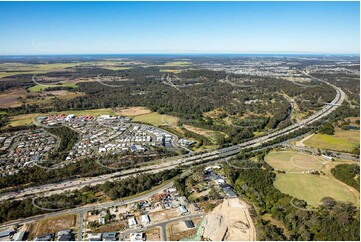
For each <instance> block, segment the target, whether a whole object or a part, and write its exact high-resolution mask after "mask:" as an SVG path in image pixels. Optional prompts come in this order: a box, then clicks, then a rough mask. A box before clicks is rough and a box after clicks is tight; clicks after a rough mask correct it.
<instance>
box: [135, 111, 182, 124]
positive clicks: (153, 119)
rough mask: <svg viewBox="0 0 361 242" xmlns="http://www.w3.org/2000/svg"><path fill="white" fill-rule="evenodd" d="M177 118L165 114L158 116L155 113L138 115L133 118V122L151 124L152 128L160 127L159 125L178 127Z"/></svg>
mask: <svg viewBox="0 0 361 242" xmlns="http://www.w3.org/2000/svg"><path fill="white" fill-rule="evenodd" d="M178 120H179V119H178V118H177V117H174V116H170V115H166V114H159V113H156V112H152V113H148V114H143V115H139V116H136V117H134V118H133V121H134V122H142V123H148V124H152V125H154V126H161V125H167V124H170V125H178Z"/></svg>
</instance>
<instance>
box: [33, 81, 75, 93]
mask: <svg viewBox="0 0 361 242" xmlns="http://www.w3.org/2000/svg"><path fill="white" fill-rule="evenodd" d="M48 87H71V88H76V84H74V83H65V84H55V85H45V84H41V85H35V86H33V87H30V88H28V90H29V92H40V91H42V90H44V89H46V88H48Z"/></svg>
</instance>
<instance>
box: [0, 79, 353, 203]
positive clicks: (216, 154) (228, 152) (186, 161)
mask: <svg viewBox="0 0 361 242" xmlns="http://www.w3.org/2000/svg"><path fill="white" fill-rule="evenodd" d="M319 81H322V80H319ZM322 82H324V81H322ZM324 83H326V84H328V85H330V86H332V87H333V88H334V89H335V90H336V96H335V98H334V99H333V100H332V102H331V103H329V104H326V105H325V106H324V107H323V108H322V109H321V110H320V111H318V112H316V113H315V114H313V115H311V116H310V117H308V118H307V119H304V120H302V121H301V122H299V123H296V124H292V125H290V126H288V127H286V128H284V129H281V130H278V131H275V132H272V133H269V134H267V135H265V136H262V137H259V138H256V139H252V140H250V141H247V142H244V143H241V144H237V145H233V146H230V147H226V148H221V149H218V150H207V152H205V153H203V154H188V155H183V156H178V157H172V158H168V159H164V160H162V163H160V164H157V162H155V164H154V165H152V164H150V165H147V166H143V167H139V168H132V169H128V170H123V171H116V172H114V173H110V174H106V175H101V176H96V177H89V178H80V179H77V180H71V181H63V182H60V183H56V184H45V185H41V186H37V187H29V188H24V189H22V190H20V191H18V192H16V193H14V192H11V193H4V194H1V195H0V201H4V200H7V199H10V198H12V199H21V198H23V197H25V196H26V197H28V196H34V195H41V196H44V195H46V196H48V195H52V194H55V193H62V192H64V191H66V190H75V189H80V188H82V187H84V186H89V185H96V184H100V183H104V182H105V181H112V180H116V179H124V178H127V177H129V176H131V175H134V174H138V173H156V172H160V171H163V170H167V169H173V168H176V167H178V166H179V165H192V164H197V163H199V162H206V161H213V160H218V159H222V158H226V157H231V156H234V155H236V154H238V153H239V152H240V151H241V150H242V149H247V148H255V147H258V146H260V145H264V144H267V143H268V142H270V141H272V140H275V139H276V138H279V137H282V136H284V135H287V134H290V133H292V132H295V131H297V130H300V129H302V128H304V127H307V126H308V125H311V124H312V123H314V122H316V121H318V120H321V119H322V118H324V117H326V116H327V115H329V114H330V113H332V112H333V111H334V110H335V109H336V108H337V106H338V105H341V104H342V102H343V101H344V100H345V97H346V95H345V93H344V92H343V91H342V90H341V89H340V88H338V87H336V86H334V85H332V84H330V83H328V82H324Z"/></svg>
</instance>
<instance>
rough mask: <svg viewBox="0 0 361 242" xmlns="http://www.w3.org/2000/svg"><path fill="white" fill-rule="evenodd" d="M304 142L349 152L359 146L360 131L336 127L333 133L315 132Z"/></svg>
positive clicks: (312, 145)
mask: <svg viewBox="0 0 361 242" xmlns="http://www.w3.org/2000/svg"><path fill="white" fill-rule="evenodd" d="M304 144H305V145H306V146H309V147H313V148H320V149H328V150H336V151H346V152H351V151H352V150H353V149H355V148H356V147H359V146H360V131H359V130H342V129H338V128H337V129H335V134H334V135H327V134H315V135H313V136H312V137H311V138H310V139H308V140H306V141H305V142H304Z"/></svg>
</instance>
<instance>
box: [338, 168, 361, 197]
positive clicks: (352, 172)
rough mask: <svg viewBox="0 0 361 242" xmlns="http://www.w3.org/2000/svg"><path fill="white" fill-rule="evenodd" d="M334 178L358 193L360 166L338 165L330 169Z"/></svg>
mask: <svg viewBox="0 0 361 242" xmlns="http://www.w3.org/2000/svg"><path fill="white" fill-rule="evenodd" d="M331 173H332V175H333V176H334V177H336V178H337V179H339V180H340V181H342V182H344V183H346V184H347V185H349V186H351V187H353V188H355V189H356V190H357V191H360V166H359V165H356V164H352V165H349V164H340V165H337V166H335V167H334V168H332V169H331Z"/></svg>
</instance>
